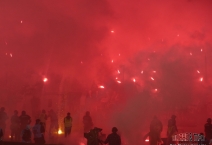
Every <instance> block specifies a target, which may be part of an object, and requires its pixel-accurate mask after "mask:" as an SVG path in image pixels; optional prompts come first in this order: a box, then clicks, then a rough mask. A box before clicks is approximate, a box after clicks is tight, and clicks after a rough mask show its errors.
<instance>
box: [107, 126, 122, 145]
mask: <svg viewBox="0 0 212 145" xmlns="http://www.w3.org/2000/svg"><path fill="white" fill-rule="evenodd" d="M117 131H118V129H117V128H116V127H113V128H112V133H111V134H109V135H108V136H107V139H106V140H105V142H104V143H105V144H107V143H108V144H109V145H121V137H120V136H119V135H118V134H117Z"/></svg>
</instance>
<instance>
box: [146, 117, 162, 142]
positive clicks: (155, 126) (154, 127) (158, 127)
mask: <svg viewBox="0 0 212 145" xmlns="http://www.w3.org/2000/svg"><path fill="white" fill-rule="evenodd" d="M162 130H163V125H162V123H161V121H160V120H159V119H158V118H157V117H156V116H154V118H153V120H152V121H151V123H150V132H149V143H150V145H157V144H158V143H159V142H161V138H160V134H161V132H162Z"/></svg>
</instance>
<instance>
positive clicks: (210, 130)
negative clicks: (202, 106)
mask: <svg viewBox="0 0 212 145" xmlns="http://www.w3.org/2000/svg"><path fill="white" fill-rule="evenodd" d="M204 128H205V129H204V130H205V138H206V141H207V142H209V141H210V140H211V139H212V124H211V118H208V119H207V123H206V124H205V126H204Z"/></svg>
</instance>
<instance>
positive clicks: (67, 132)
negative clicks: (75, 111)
mask: <svg viewBox="0 0 212 145" xmlns="http://www.w3.org/2000/svg"><path fill="white" fill-rule="evenodd" d="M72 121H73V120H72V117H71V114H70V113H67V116H66V117H65V118H64V126H65V137H67V136H68V135H70V134H71V128H72Z"/></svg>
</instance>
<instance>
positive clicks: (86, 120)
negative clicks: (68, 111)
mask: <svg viewBox="0 0 212 145" xmlns="http://www.w3.org/2000/svg"><path fill="white" fill-rule="evenodd" d="M83 125H84V132H89V131H90V130H91V129H92V128H93V121H92V118H91V116H90V112H89V111H87V112H86V113H85V116H83Z"/></svg>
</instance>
